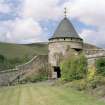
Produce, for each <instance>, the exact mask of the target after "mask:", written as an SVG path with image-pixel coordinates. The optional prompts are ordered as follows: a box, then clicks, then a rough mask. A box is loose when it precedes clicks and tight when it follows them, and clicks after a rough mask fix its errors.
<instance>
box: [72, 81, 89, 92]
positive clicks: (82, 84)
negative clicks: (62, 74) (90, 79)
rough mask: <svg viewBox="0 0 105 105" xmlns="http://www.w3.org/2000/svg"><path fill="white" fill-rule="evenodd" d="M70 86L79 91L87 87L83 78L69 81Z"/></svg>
mask: <svg viewBox="0 0 105 105" xmlns="http://www.w3.org/2000/svg"><path fill="white" fill-rule="evenodd" d="M71 87H72V88H74V89H76V90H79V91H82V90H85V89H86V87H87V81H86V80H85V79H81V80H74V81H72V82H71Z"/></svg>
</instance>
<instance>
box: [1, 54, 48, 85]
mask: <svg viewBox="0 0 105 105" xmlns="http://www.w3.org/2000/svg"><path fill="white" fill-rule="evenodd" d="M42 67H43V68H45V67H46V68H45V69H47V67H48V55H38V56H35V57H33V58H32V59H31V60H30V61H29V62H27V63H25V64H22V65H18V66H16V68H15V69H10V70H5V71H0V86H3V85H10V84H15V83H16V82H18V81H19V80H22V78H24V77H25V75H27V74H28V73H29V72H32V71H36V70H38V69H40V68H42Z"/></svg>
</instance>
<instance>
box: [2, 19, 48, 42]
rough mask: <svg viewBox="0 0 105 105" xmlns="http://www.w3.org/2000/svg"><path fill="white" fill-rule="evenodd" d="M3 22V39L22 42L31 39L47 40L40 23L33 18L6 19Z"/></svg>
mask: <svg viewBox="0 0 105 105" xmlns="http://www.w3.org/2000/svg"><path fill="white" fill-rule="evenodd" d="M1 23H2V27H0V30H1V32H2V34H1V36H0V37H1V38H2V39H1V40H2V41H5V42H12V43H16V42H17V43H22V41H23V43H25V42H30V41H42V40H45V38H44V36H45V35H43V34H44V32H43V30H42V28H41V26H40V24H39V23H38V22H36V21H34V20H33V19H32V18H27V19H19V18H16V19H15V20H14V21H6V22H1ZM42 35H43V36H42ZM45 37H46V36H45ZM27 40H28V41H27Z"/></svg>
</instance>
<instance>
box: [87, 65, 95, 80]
mask: <svg viewBox="0 0 105 105" xmlns="http://www.w3.org/2000/svg"><path fill="white" fill-rule="evenodd" d="M95 75H96V68H95V66H94V65H92V66H91V67H89V69H88V73H87V80H88V81H91V80H93V79H94V76H95Z"/></svg>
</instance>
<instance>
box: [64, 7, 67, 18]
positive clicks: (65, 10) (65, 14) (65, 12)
mask: <svg viewBox="0 0 105 105" xmlns="http://www.w3.org/2000/svg"><path fill="white" fill-rule="evenodd" d="M64 16H65V17H67V9H66V8H64Z"/></svg>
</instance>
